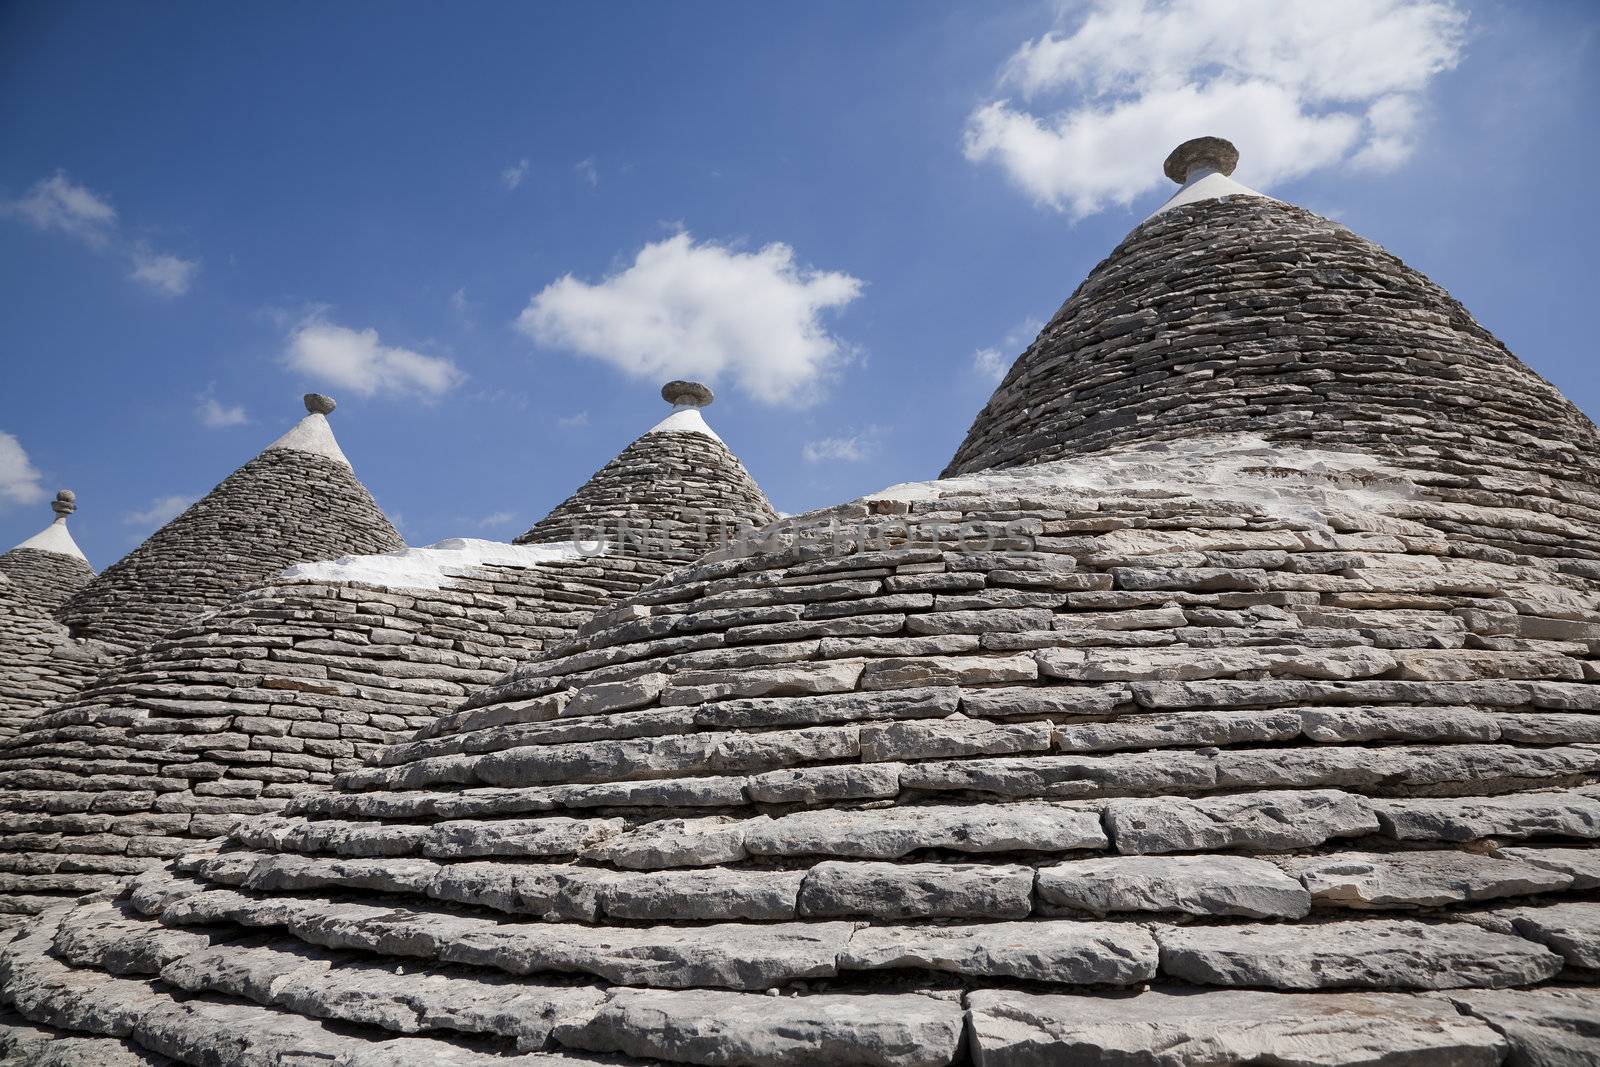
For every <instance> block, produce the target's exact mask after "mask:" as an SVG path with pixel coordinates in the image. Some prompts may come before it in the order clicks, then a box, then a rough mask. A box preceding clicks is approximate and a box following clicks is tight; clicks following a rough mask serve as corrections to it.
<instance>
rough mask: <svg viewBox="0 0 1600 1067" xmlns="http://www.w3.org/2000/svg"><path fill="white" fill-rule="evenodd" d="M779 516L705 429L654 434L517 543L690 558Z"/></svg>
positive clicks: (608, 466) (624, 453)
mask: <svg viewBox="0 0 1600 1067" xmlns="http://www.w3.org/2000/svg"><path fill="white" fill-rule="evenodd" d="M775 518H777V514H776V513H775V512H774V511H773V510H772V505H771V504H769V503H768V502H767V497H766V494H764V493H763V492H762V491H761V487H760V486H758V485H757V484H756V483H755V480H754V479H752V478H751V477H750V474H749V472H747V471H746V470H745V469H744V465H743V464H742V463H740V462H739V460H738V459H737V458H736V457H735V456H734V454H733V453H732V452H730V451H729V450H728V447H727V446H726V445H724V444H723V443H722V442H721V441H720V440H718V439H717V438H716V437H713V436H711V435H710V434H707V433H693V432H678V431H654V432H651V433H647V434H645V435H644V436H642V437H640V438H639V439H638V440H637V441H634V442H633V444H631V445H629V446H628V447H627V448H626V449H624V450H623V451H622V453H621V454H620V455H618V456H617V457H616V458H615V459H613V460H612V461H611V462H610V463H607V464H606V465H605V466H604V467H602V468H601V469H600V470H598V471H596V472H595V474H594V476H593V477H591V478H590V479H589V480H588V481H587V482H585V483H584V484H583V486H582V487H581V488H580V489H579V490H578V491H577V492H576V493H574V494H573V495H572V496H570V497H568V498H567V499H566V500H564V501H562V503H561V504H559V505H557V506H556V508H555V509H554V510H553V511H551V512H550V514H549V515H547V516H545V517H544V518H543V519H541V520H540V521H539V522H537V523H535V524H534V525H533V527H532V528H531V529H529V530H528V531H527V532H526V533H524V534H523V535H522V536H521V537H518V538H517V539H516V543H517V544H549V543H555V542H570V541H577V542H580V543H594V544H607V545H609V546H610V550H611V552H612V553H613V554H621V555H625V556H631V557H641V556H643V557H649V558H653V559H666V560H672V561H675V562H678V563H687V562H690V561H692V560H694V559H696V558H697V557H699V556H702V555H704V554H705V553H706V552H708V551H711V550H712V549H714V548H720V547H721V546H722V545H723V544H724V543H726V542H728V541H731V540H733V539H734V538H735V536H736V535H737V534H738V533H739V532H740V531H743V530H747V529H750V528H751V527H759V526H765V525H766V524H767V523H769V522H771V521H772V520H773V519H775Z"/></svg>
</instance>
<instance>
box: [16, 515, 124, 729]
mask: <svg viewBox="0 0 1600 1067" xmlns="http://www.w3.org/2000/svg"><path fill="white" fill-rule="evenodd" d="M76 501H77V497H76V496H74V495H73V493H72V491H71V490H70V489H63V490H61V491H60V492H59V493H57V494H56V498H55V500H53V501H52V502H51V504H50V507H51V510H52V511H54V512H55V516H56V517H55V520H54V521H53V522H52V523H51V524H50V525H49V526H46V527H45V528H44V529H43V530H41V531H39V532H38V533H36V534H34V535H33V536H32V537H30V538H28V539H27V540H26V541H24V542H22V543H21V544H20V545H18V546H17V547H15V548H13V549H12V550H11V551H9V552H7V553H5V554H4V555H0V737H7V736H10V735H11V734H13V733H15V732H16V731H17V730H18V729H20V728H21V726H22V724H23V723H24V722H26V721H27V720H28V718H29V717H31V716H32V715H33V714H35V713H36V712H37V711H38V710H39V709H40V708H42V707H43V706H44V705H46V704H49V703H52V702H54V701H57V700H60V699H61V698H63V697H65V696H68V695H70V694H72V693H74V692H76V691H77V690H78V689H79V688H81V687H82V686H83V685H84V684H85V683H87V682H88V681H89V679H90V678H91V677H93V675H94V674H95V673H96V672H97V671H98V670H99V669H101V668H102V667H104V666H105V665H106V664H107V663H108V662H109V657H110V656H112V655H114V650H113V649H110V648H107V647H103V646H97V645H94V644H92V643H89V642H74V641H73V640H72V639H71V637H70V636H69V635H68V633H67V629H66V627H64V626H62V625H61V624H59V623H57V622H56V621H55V619H54V618H53V616H54V613H55V612H56V610H57V609H59V608H60V607H61V605H63V604H65V603H66V602H67V600H68V599H69V598H70V597H71V596H72V595H73V594H74V593H76V592H77V591H78V590H79V589H82V588H83V587H84V586H85V585H86V584H88V583H89V582H90V581H91V580H92V579H93V578H94V568H93V567H91V566H89V561H88V560H87V559H85V558H84V555H83V551H82V550H81V549H80V548H78V543H77V542H76V541H74V540H73V539H72V534H71V532H70V531H69V530H68V529H67V516H68V515H70V514H72V512H73V511H74V510H76V509H77V503H76Z"/></svg>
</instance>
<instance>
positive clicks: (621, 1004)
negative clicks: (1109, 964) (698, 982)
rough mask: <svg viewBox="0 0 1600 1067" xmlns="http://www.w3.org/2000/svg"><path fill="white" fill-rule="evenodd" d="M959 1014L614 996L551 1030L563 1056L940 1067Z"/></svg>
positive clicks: (894, 1001) (880, 996)
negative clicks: (579, 1052)
mask: <svg viewBox="0 0 1600 1067" xmlns="http://www.w3.org/2000/svg"><path fill="white" fill-rule="evenodd" d="M962 1028H963V1018H962V1009H961V1006H960V1004H959V1003H957V1002H955V1001H953V1000H946V999H940V998H935V997H928V996H922V995H919V994H914V993H912V994H884V993H866V994H833V993H823V994H816V995H806V996H778V997H769V996H760V995H757V994H750V993H727V992H721V991H712V990H703V989H696V990H692V991H685V992H668V991H662V990H653V989H651V990H645V989H620V990H617V991H616V992H614V993H613V994H612V995H611V997H610V998H609V999H608V1000H607V1001H606V1002H605V1004H603V1005H602V1006H601V1007H600V1009H599V1011H598V1012H596V1013H595V1015H594V1016H593V1017H592V1018H590V1019H588V1020H586V1021H584V1022H573V1023H567V1024H564V1025H561V1026H558V1027H557V1028H556V1030H555V1037H556V1040H557V1041H559V1042H560V1043H561V1044H563V1045H566V1046H568V1047H570V1048H577V1049H588V1050H591V1051H596V1052H620V1053H625V1054H627V1055H629V1056H638V1057H650V1058H659V1059H662V1060H669V1061H671V1062H674V1063H699V1064H743V1065H749V1067H834V1065H837V1064H854V1065H859V1067H947V1065H948V1064H950V1063H952V1062H953V1061H954V1060H955V1057H956V1052H957V1050H958V1048H959V1047H960V1044H961V1037H962Z"/></svg>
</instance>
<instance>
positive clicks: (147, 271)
mask: <svg viewBox="0 0 1600 1067" xmlns="http://www.w3.org/2000/svg"><path fill="white" fill-rule="evenodd" d="M199 269H200V264H199V263H198V262H197V261H195V260H192V259H182V258H180V257H178V256H172V255H167V254H166V253H165V252H152V251H151V250H150V249H148V248H145V247H144V246H143V245H140V246H138V247H136V248H134V250H133V270H132V272H131V273H130V274H129V277H131V278H132V279H133V280H134V281H136V282H143V283H144V284H145V285H148V286H150V288H152V289H154V290H155V291H156V292H158V293H161V294H162V295H163V296H182V295H183V294H184V293H187V292H188V291H189V285H190V283H192V282H193V281H194V276H195V272H196V271H198V270H199Z"/></svg>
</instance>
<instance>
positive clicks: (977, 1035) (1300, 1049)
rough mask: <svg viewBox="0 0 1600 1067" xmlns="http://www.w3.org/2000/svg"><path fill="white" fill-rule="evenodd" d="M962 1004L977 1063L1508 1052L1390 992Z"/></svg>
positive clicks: (1430, 1060) (985, 993)
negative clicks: (965, 1010) (968, 1013)
mask: <svg viewBox="0 0 1600 1067" xmlns="http://www.w3.org/2000/svg"><path fill="white" fill-rule="evenodd" d="M967 1003H968V1006H969V1009H970V1011H971V1015H970V1019H971V1023H970V1027H971V1033H972V1046H973V1059H974V1062H975V1063H977V1064H978V1065H979V1067H1056V1065H1058V1064H1067V1063H1071V1064H1083V1065H1084V1067H1091V1065H1092V1067H1102V1065H1103V1067H1111V1065H1113V1064H1114V1065H1117V1067H1212V1065H1214V1064H1224V1063H1261V1064H1267V1063H1271V1064H1277V1065H1282V1067H1369V1065H1374V1064H1383V1065H1389V1064H1393V1065H1397V1067H1398V1065H1401V1064H1413V1063H1414V1064H1419V1065H1420V1064H1424V1063H1426V1064H1429V1065H1430V1067H1431V1065H1438V1067H1494V1065H1496V1064H1499V1063H1500V1059H1501V1056H1502V1054H1503V1053H1504V1051H1505V1042H1504V1040H1503V1039H1502V1038H1501V1037H1500V1036H1499V1035H1498V1034H1496V1033H1495V1031H1494V1030H1492V1029H1490V1028H1489V1027H1488V1026H1486V1025H1484V1024H1482V1023H1480V1022H1478V1021H1476V1020H1473V1019H1469V1018H1463V1017H1462V1016H1460V1015H1458V1014H1457V1013H1456V1012H1454V1011H1451V1010H1449V1007H1448V1006H1447V1005H1444V1004H1439V1003H1436V1002H1433V1001H1430V1000H1427V999H1424V998H1422V997H1415V996H1405V995H1399V994H1394V993H1314V994H1313V993H1263V992H1253V991H1242V990H1208V991H1205V992H1201V993H1178V992H1167V991H1162V990H1151V991H1149V992H1145V993H1139V994H1136V995H1134V996H1131V997H1109V996H1062V995H1050V994H1045V995H1039V994H1033V993H1022V992H1015V991H1011V990H980V991H978V992H975V993H972V994H970V995H969V996H968V998H967Z"/></svg>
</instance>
